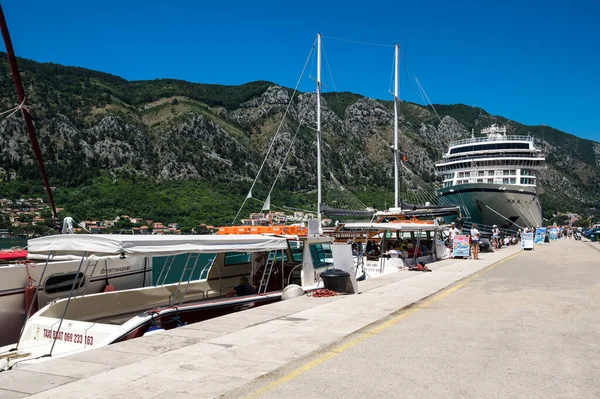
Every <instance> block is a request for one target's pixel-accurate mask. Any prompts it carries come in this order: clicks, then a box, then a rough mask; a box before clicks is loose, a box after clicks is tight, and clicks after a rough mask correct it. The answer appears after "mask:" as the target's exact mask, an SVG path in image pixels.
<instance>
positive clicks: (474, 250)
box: [471, 224, 481, 260]
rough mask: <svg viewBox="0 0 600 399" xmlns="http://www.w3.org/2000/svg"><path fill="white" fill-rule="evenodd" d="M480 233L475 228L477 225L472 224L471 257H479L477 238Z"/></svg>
mask: <svg viewBox="0 0 600 399" xmlns="http://www.w3.org/2000/svg"><path fill="white" fill-rule="evenodd" d="M480 236H481V234H480V233H479V230H477V225H476V224H473V227H472V228H471V251H472V254H473V259H475V260H477V259H479V238H480Z"/></svg>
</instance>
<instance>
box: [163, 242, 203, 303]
mask: <svg viewBox="0 0 600 399" xmlns="http://www.w3.org/2000/svg"><path fill="white" fill-rule="evenodd" d="M200 256H201V254H199V253H192V254H190V255H189V256H188V258H187V261H186V262H185V267H184V268H183V271H182V272H181V277H180V278H179V283H178V284H177V289H176V290H175V293H174V294H173V295H172V296H171V300H170V302H171V306H173V304H175V303H177V302H179V305H181V304H182V303H183V300H184V299H185V294H187V290H188V288H189V286H190V282H191V281H192V278H193V276H194V271H196V266H198V261H199V260H200ZM205 268H206V267H205ZM202 270H203V271H204V269H202ZM188 273H189V274H188ZM200 274H202V272H200ZM186 275H187V282H185V283H184V281H185V279H186V278H185V276H186ZM182 283H184V284H183V285H182Z"/></svg>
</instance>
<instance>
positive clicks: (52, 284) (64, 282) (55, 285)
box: [44, 272, 85, 294]
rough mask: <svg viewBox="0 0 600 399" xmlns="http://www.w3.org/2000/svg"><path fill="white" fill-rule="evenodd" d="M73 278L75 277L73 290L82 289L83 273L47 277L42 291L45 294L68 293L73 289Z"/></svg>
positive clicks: (83, 283)
mask: <svg viewBox="0 0 600 399" xmlns="http://www.w3.org/2000/svg"><path fill="white" fill-rule="evenodd" d="M75 276H77V282H76V283H75V289H77V288H79V287H83V286H84V285H85V275H84V274H83V273H81V272H80V273H79V275H78V274H77V273H67V274H59V275H55V276H50V277H48V278H47V279H46V284H44V291H46V293H47V294H53V293H55V292H65V291H70V290H71V288H72V287H73V281H74V280H75Z"/></svg>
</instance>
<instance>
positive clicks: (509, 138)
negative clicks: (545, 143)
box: [450, 135, 534, 148]
mask: <svg viewBox="0 0 600 399" xmlns="http://www.w3.org/2000/svg"><path fill="white" fill-rule="evenodd" d="M533 140H534V138H533V136H504V135H497V136H496V137H472V138H470V139H462V140H457V141H453V142H451V143H450V147H451V148H452V147H455V146H457V145H463V144H472V143H489V142H494V141H528V142H532V143H533Z"/></svg>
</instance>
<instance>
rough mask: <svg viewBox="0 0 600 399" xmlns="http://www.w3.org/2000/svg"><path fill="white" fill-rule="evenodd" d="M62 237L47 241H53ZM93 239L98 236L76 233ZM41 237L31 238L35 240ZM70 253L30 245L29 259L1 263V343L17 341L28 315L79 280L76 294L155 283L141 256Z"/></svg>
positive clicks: (64, 294) (89, 239) (65, 293)
mask: <svg viewBox="0 0 600 399" xmlns="http://www.w3.org/2000/svg"><path fill="white" fill-rule="evenodd" d="M60 237H61V236H49V237H45V238H44V240H46V241H49V242H54V241H55V240H57V239H59V238H60ZM77 237H85V238H80V239H82V240H84V239H85V240H86V241H89V242H94V241H95V240H96V238H97V236H96V235H85V236H83V235H82V236H77ZM36 240H38V239H33V240H30V241H29V242H30V243H32V242H34V241H36ZM81 262H82V261H81V259H80V257H79V256H72V255H71V254H67V253H65V254H61V255H58V254H53V255H51V256H48V255H47V254H41V253H38V252H36V250H35V249H34V250H32V247H29V251H28V255H27V259H26V260H24V261H20V262H18V263H7V264H3V265H0V325H1V326H2V329H1V330H0V345H7V344H9V343H12V342H15V341H16V340H17V339H18V337H19V331H21V327H22V326H23V323H24V322H25V320H26V318H27V314H30V315H31V314H33V313H35V312H36V311H37V310H38V308H42V307H44V306H46V305H47V304H48V303H50V302H52V301H56V300H58V299H61V298H65V297H67V296H69V294H70V290H71V286H72V285H73V282H74V281H76V280H77V290H76V292H75V293H76V294H84V293H86V294H93V293H100V292H104V290H105V289H106V287H107V286H108V285H110V286H111V287H113V288H115V289H117V290H124V289H128V288H138V287H143V286H146V285H150V284H152V266H151V265H150V264H148V263H147V262H146V261H145V260H144V259H141V258H121V257H120V256H119V255H116V256H108V257H105V258H103V259H89V258H88V259H86V260H85V261H84V262H83V263H81Z"/></svg>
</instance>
